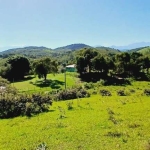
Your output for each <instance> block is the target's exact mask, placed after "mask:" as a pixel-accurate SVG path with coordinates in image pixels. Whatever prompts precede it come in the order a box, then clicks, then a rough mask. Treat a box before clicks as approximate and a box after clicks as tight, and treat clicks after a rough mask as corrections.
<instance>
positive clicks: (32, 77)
mask: <svg viewBox="0 0 150 150" xmlns="http://www.w3.org/2000/svg"><path fill="white" fill-rule="evenodd" d="M34 78H35V76H27V77H24V78H23V79H21V80H14V81H11V82H12V83H13V82H15V83H17V82H24V81H28V80H32V79H34Z"/></svg>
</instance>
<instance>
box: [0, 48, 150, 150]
mask: <svg viewBox="0 0 150 150" xmlns="http://www.w3.org/2000/svg"><path fill="white" fill-rule="evenodd" d="M80 46H84V45H80ZM73 47H78V46H77V45H70V46H68V47H67V48H70V50H68V49H65V48H64V49H65V50H64V51H63V50H62V51H61V50H60V49H62V48H60V49H57V50H56V51H57V52H53V51H52V50H49V51H50V53H53V54H52V55H48V54H47V55H45V54H44V55H43V54H42V55H41V56H39V57H38V56H37V55H36V53H35V54H34V57H33V56H32V57H31V56H30V53H29V54H27V55H24V56H21V55H20V56H18V55H16V54H15V55H14V54H8V55H7V56H6V55H1V56H2V58H1V59H0V67H1V68H0V76H2V77H3V78H2V77H0V118H1V122H0V128H1V131H0V149H16V150H17V149H18V150H19V149H101V148H102V149H141V150H143V149H145V150H147V149H149V148H150V143H149V132H148V131H149V130H150V129H149V124H150V121H149V119H148V118H149V117H150V114H149V104H150V101H149V96H150V84H149V82H148V81H149V80H150V72H149V68H150V58H149V57H148V56H147V53H143V52H142V53H141V52H140V51H141V49H137V51H136V50H134V52H131V53H130V52H129V53H128V52H120V51H118V50H115V49H111V48H105V47H98V48H92V47H89V46H86V48H83V47H82V49H80V50H75V49H73ZM32 48H33V47H32ZM34 48H35V47H34ZM34 48H33V49H34ZM42 48H43V47H42ZM147 48H148V47H146V49H147ZM35 49H36V48H35ZM44 49H45V48H44ZM144 49H145V48H144ZM27 51H28V48H27ZM27 51H26V52H27ZM48 53H49V52H48ZM45 56H46V57H45ZM53 56H56V57H55V58H54V57H53ZM69 64H76V68H77V73H68V72H67V73H66V72H65V71H66V70H65V66H66V65H69ZM36 75H37V76H38V77H36ZM7 79H8V80H9V81H10V82H9V81H8V80H7ZM85 81H87V82H85ZM30 88H33V90H30ZM26 89H27V90H26ZM62 100H63V101H64V102H62ZM67 100H69V101H67ZM52 103H53V105H52ZM51 105H52V106H51ZM44 112H47V113H44ZM40 113H42V114H40ZM37 114H38V115H37ZM35 115H36V116H35ZM26 116H27V117H26ZM31 116H35V117H31ZM14 117H15V118H14ZM12 118H13V119H12ZM8 132H9V133H10V134H7V133H8ZM14 139H15V140H14ZM79 139H80V140H79Z"/></svg>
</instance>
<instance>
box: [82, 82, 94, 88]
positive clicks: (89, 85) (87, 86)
mask: <svg viewBox="0 0 150 150" xmlns="http://www.w3.org/2000/svg"><path fill="white" fill-rule="evenodd" d="M84 88H85V89H87V90H88V89H93V88H94V83H92V82H89V83H85V84H84Z"/></svg>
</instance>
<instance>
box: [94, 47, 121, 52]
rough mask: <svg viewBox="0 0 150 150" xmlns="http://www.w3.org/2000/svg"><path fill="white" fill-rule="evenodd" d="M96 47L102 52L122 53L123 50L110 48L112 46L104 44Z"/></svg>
mask: <svg viewBox="0 0 150 150" xmlns="http://www.w3.org/2000/svg"><path fill="white" fill-rule="evenodd" d="M95 49H97V50H99V51H101V53H102V54H117V53H121V51H120V50H118V49H114V48H110V47H104V46H100V47H95Z"/></svg>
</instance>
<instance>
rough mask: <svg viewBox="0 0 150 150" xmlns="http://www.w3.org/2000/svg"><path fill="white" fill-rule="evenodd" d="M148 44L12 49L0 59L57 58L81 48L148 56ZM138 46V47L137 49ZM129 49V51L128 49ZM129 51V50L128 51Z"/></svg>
mask: <svg viewBox="0 0 150 150" xmlns="http://www.w3.org/2000/svg"><path fill="white" fill-rule="evenodd" d="M149 45H150V43H149V42H141V43H134V44H130V45H128V46H121V47H118V46H112V47H104V46H99V47H92V46H90V45H86V44H82V43H79V44H71V45H67V46H63V47H58V48H55V49H51V48H47V47H44V46H41V47H37V46H28V47H24V48H13V49H8V50H5V51H2V52H0V56H1V57H7V56H8V55H14V54H21V55H25V56H29V57H33V58H34V57H41V56H57V55H59V54H60V53H64V52H68V51H75V50H79V49H83V48H95V49H97V50H99V51H101V53H102V54H116V53H120V52H121V50H126V51H128V52H141V53H143V54H150V47H149ZM137 46H138V47H137ZM129 48H130V49H129ZM128 49H129V50H128Z"/></svg>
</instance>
